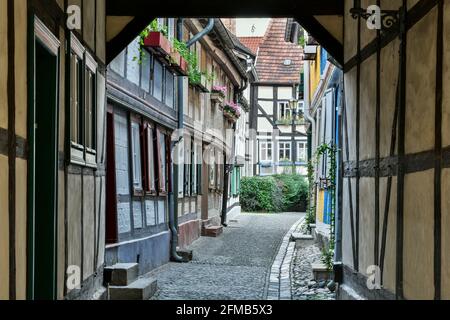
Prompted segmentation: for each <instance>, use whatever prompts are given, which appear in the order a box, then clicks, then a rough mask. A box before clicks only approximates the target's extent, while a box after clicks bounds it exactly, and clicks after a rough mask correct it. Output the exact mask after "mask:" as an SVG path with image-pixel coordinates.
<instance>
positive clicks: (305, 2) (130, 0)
mask: <svg viewBox="0 0 450 320" xmlns="http://www.w3.org/2000/svg"><path fill="white" fill-rule="evenodd" d="M144 12H149V13H150V14H151V15H152V16H157V17H186V18H188V17H224V18H226V17H242V18H248V17H289V16H293V15H295V14H296V13H297V14H298V13H301V14H304V15H343V14H344V1H343V0H277V1H273V0H246V1H241V2H239V5H236V3H235V2H232V1H230V2H228V3H226V2H225V3H221V4H220V5H218V4H217V3H216V2H215V1H211V0H184V1H183V0H172V1H170V3H167V4H166V5H163V4H161V3H157V2H156V1H149V0H126V1H125V0H108V1H106V13H107V15H109V16H137V15H142V14H143V13H144Z"/></svg>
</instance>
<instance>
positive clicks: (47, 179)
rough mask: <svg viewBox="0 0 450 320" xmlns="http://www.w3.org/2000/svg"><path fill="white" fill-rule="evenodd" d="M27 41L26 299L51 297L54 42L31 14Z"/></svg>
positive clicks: (53, 274)
mask: <svg viewBox="0 0 450 320" xmlns="http://www.w3.org/2000/svg"><path fill="white" fill-rule="evenodd" d="M30 20H31V21H32V23H31V24H30V27H32V30H30V33H29V34H30V41H29V52H28V55H29V64H28V66H29V68H28V72H29V75H28V77H29V94H30V98H31V99H29V149H30V154H29V174H28V177H29V186H28V208H29V210H28V211H29V214H28V272H27V273H28V281H27V282H28V288H27V289H28V298H30V299H37V300H47V299H55V298H56V213H57V210H56V208H57V199H56V194H57V193H56V187H57V146H58V144H57V114H58V112H57V110H58V77H59V71H58V61H59V56H58V51H59V42H58V40H57V39H56V38H55V37H54V36H53V35H52V34H51V32H50V31H48V29H47V28H46V27H45V26H44V25H43V24H42V23H41V22H40V21H39V20H38V19H37V18H35V17H33V18H32V19H30Z"/></svg>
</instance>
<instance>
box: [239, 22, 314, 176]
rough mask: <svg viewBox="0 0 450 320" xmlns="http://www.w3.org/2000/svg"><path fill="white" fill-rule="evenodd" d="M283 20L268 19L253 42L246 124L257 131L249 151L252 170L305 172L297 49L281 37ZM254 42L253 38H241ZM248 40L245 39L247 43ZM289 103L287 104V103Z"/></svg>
mask: <svg viewBox="0 0 450 320" xmlns="http://www.w3.org/2000/svg"><path fill="white" fill-rule="evenodd" d="M288 21H289V19H287V18H274V19H271V21H270V23H269V26H268V28H267V31H266V34H265V36H264V38H263V39H262V40H260V42H259V47H258V48H254V49H253V50H256V51H257V58H256V70H257V73H258V81H257V82H255V83H253V84H252V98H251V101H252V113H251V116H250V118H251V125H250V129H252V130H255V131H256V132H257V137H256V141H255V142H254V143H256V147H255V149H256V150H255V151H254V157H255V161H254V163H255V167H254V173H255V174H257V175H273V174H282V173H293V172H295V173H299V174H303V175H306V164H307V158H306V151H307V136H306V132H305V125H304V124H305V123H304V119H303V115H302V113H303V100H299V97H300V96H301V95H302V94H303V90H300V85H301V82H302V80H301V79H302V77H301V74H302V60H301V59H302V48H301V47H300V46H299V45H298V44H297V43H292V42H289V41H288V40H287V39H286V27H287V24H288ZM243 41H244V43H245V41H252V44H253V43H254V42H255V41H254V39H248V38H244V39H243ZM249 45H251V44H249ZM293 102H295V105H294V106H293V105H292V103H293Z"/></svg>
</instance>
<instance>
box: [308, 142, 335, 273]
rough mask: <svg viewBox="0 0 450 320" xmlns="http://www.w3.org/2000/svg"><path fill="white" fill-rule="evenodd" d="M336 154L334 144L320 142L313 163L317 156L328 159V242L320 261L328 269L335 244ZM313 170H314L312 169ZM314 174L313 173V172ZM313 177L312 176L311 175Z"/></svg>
mask: <svg viewBox="0 0 450 320" xmlns="http://www.w3.org/2000/svg"><path fill="white" fill-rule="evenodd" d="M336 154H337V149H336V146H335V145H334V144H326V143H325V144H322V145H321V146H319V147H318V148H317V151H316V155H315V163H318V162H319V158H320V157H322V156H326V157H327V158H328V160H329V170H328V176H327V177H326V188H327V190H328V192H329V194H330V198H331V212H330V242H329V245H328V247H324V248H323V251H322V262H323V263H324V264H325V265H326V266H327V268H328V270H330V271H331V270H333V259H334V250H335V246H336V238H335V226H336V223H335V210H336V165H337V163H336ZM313 172H314V171H313ZM313 175H314V173H313ZM312 178H313V179H314V176H312Z"/></svg>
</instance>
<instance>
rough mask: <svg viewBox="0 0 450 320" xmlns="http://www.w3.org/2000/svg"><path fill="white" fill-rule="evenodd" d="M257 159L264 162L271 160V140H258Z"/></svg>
mask: <svg viewBox="0 0 450 320" xmlns="http://www.w3.org/2000/svg"><path fill="white" fill-rule="evenodd" d="M259 161H265V162H269V161H272V142H270V141H260V142H259Z"/></svg>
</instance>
